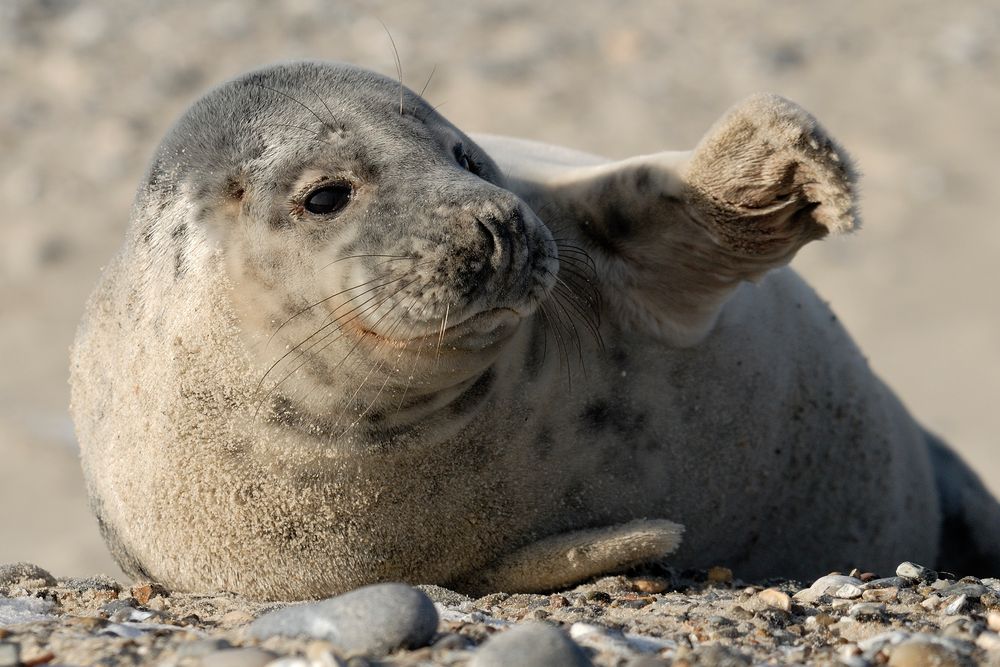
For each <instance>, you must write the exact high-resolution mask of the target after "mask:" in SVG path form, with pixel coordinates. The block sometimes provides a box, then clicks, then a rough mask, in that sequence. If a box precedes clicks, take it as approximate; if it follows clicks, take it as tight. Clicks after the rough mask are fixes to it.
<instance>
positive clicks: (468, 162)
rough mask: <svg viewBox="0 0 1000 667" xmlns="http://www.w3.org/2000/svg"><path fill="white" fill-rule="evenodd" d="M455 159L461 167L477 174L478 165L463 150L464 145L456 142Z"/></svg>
mask: <svg viewBox="0 0 1000 667" xmlns="http://www.w3.org/2000/svg"><path fill="white" fill-rule="evenodd" d="M455 161H456V162H458V166H459V167H461V168H462V169H464V170H466V171H468V172H470V173H473V174H475V175H476V176H479V165H477V164H476V163H475V162H474V161H473V160H472V158H470V157H469V154H468V153H466V152H465V146H463V145H462V144H458V145H457V146H455Z"/></svg>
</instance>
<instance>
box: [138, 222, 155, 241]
mask: <svg viewBox="0 0 1000 667" xmlns="http://www.w3.org/2000/svg"><path fill="white" fill-rule="evenodd" d="M153 230H154V228H153V225H146V226H145V227H144V228H143V230H142V235H141V236H140V240H141V241H142V242H143V243H144V244H145V245H149V244H150V243H151V242H152V241H153Z"/></svg>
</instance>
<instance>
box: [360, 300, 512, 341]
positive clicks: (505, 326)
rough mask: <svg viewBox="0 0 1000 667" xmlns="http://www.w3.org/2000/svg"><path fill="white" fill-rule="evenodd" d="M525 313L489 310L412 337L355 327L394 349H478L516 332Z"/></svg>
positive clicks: (510, 310) (508, 310) (509, 309)
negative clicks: (396, 335)
mask: <svg viewBox="0 0 1000 667" xmlns="http://www.w3.org/2000/svg"><path fill="white" fill-rule="evenodd" d="M524 317H525V314H522V313H519V312H517V311H516V310H514V309H513V308H506V307H504V308H490V309H488V310H484V311H480V312H478V313H474V314H472V315H469V316H467V317H465V318H464V319H461V320H459V321H457V322H455V323H454V324H450V323H448V322H447V320H446V319H442V328H440V329H439V330H438V331H436V332H434V333H428V334H423V335H420V336H413V337H411V338H394V337H391V336H384V335H382V334H380V333H378V332H376V331H372V330H371V329H368V328H366V327H359V328H360V333H361V335H362V336H364V337H371V338H373V339H375V340H377V341H378V342H379V343H382V344H385V345H389V346H391V347H394V348H398V349H412V350H418V349H420V348H426V347H428V346H433V347H437V348H441V347H442V346H446V347H447V348H448V349H456V350H482V349H485V348H487V347H490V346H492V345H496V344H497V343H500V342H502V341H504V340H507V339H508V338H510V337H511V336H513V335H514V333H515V332H516V331H517V328H518V325H519V324H520V323H521V321H522V320H523V319H524Z"/></svg>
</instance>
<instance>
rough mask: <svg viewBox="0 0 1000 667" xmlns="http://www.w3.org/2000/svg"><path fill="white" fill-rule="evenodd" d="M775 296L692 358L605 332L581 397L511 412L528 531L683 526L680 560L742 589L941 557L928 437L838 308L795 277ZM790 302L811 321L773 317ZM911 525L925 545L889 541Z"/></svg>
mask: <svg viewBox="0 0 1000 667" xmlns="http://www.w3.org/2000/svg"><path fill="white" fill-rule="evenodd" d="M771 282H774V283H777V284H772V285H766V288H768V289H767V290H766V291H759V290H758V291H755V292H752V293H751V296H752V297H754V298H753V299H752V303H743V304H741V303H737V304H736V305H735V306H734V307H733V309H732V311H733V312H731V313H730V315H731V316H730V317H729V318H724V319H723V321H722V322H720V325H719V326H718V327H717V329H716V331H715V332H714V333H713V334H712V336H710V338H709V339H708V340H706V341H704V342H703V343H702V344H700V345H699V346H698V347H696V348H690V349H677V348H670V347H667V346H666V345H664V344H662V343H660V342H658V341H655V340H651V339H649V338H647V337H643V336H629V335H619V336H618V337H617V338H611V337H610V336H607V337H606V338H605V340H606V341H608V344H607V346H606V349H605V350H604V351H603V352H600V353H598V352H595V353H594V354H593V355H592V356H590V357H588V361H587V364H586V376H583V374H582V373H578V372H577V370H578V369H573V373H574V376H575V377H574V380H575V381H574V386H573V390H572V391H571V392H568V391H553V390H551V389H549V388H546V389H543V388H541V387H538V388H537V391H535V392H533V393H532V394H531V395H530V400H527V401H526V400H525V399H524V398H523V394H522V395H520V396H519V395H517V394H511V395H510V396H509V397H508V398H507V400H506V403H507V409H499V410H497V411H496V413H497V414H498V415H506V417H505V418H504V419H506V420H511V421H514V420H517V421H520V422H523V425H522V427H521V428H519V429H512V430H511V436H510V437H511V438H513V440H514V442H512V443H511V445H510V446H508V447H505V448H504V451H505V452H506V455H507V459H508V460H507V462H506V463H505V466H509V467H510V468H509V469H512V470H513V469H516V470H518V471H520V472H519V473H518V474H517V475H515V476H519V477H521V478H522V481H521V482H520V483H519V484H518V487H519V493H521V494H527V495H529V496H532V497H533V498H534V499H535V502H536V503H537V504H538V507H539V511H538V512H536V513H535V514H531V513H529V514H528V515H529V516H532V517H533V518H534V521H535V523H534V524H533V525H532V529H533V532H535V533H537V532H538V531H545V530H548V531H561V530H568V529H573V528H579V527H585V526H599V525H609V524H614V523H617V522H622V521H627V520H629V519H633V518H665V519H670V520H673V521H677V522H680V523H682V524H684V525H685V527H686V532H685V536H684V542H683V543H682V546H681V548H680V550H679V551H678V552H677V553H676V554H674V555H672V556H671V557H670V561H671V563H676V564H677V565H681V566H685V565H698V566H706V565H709V564H712V563H720V564H726V565H729V566H731V567H735V568H737V569H738V571H739V572H740V573H741V574H743V575H744V576H757V575H768V574H772V573H776V572H777V571H778V570H782V571H783V572H784V573H785V574H786V575H787V574H788V572H798V571H799V570H803V571H804V570H806V569H808V570H809V571H814V570H815V569H816V568H817V567H819V566H820V565H821V564H829V566H830V567H831V568H832V567H844V566H845V565H846V564H849V563H852V562H860V560H862V559H864V560H865V562H867V563H871V564H881V563H882V562H883V561H884V562H885V563H886V566H887V567H889V566H891V565H893V563H894V561H895V562H898V560H899V558H900V557H902V554H903V552H904V551H906V552H907V553H911V554H912V553H914V550H916V551H919V552H921V553H922V552H923V551H925V550H927V549H929V548H931V547H930V546H928V545H932V544H933V543H934V541H935V538H934V535H931V534H930V533H931V532H933V530H934V528H933V523H934V521H933V517H934V516H935V512H936V508H935V502H936V501H935V500H934V499H933V498H926V497H918V496H917V495H916V492H915V491H913V489H919V488H928V487H927V486H925V485H924V482H925V481H927V480H929V478H930V472H929V467H928V465H927V461H926V457H925V456H924V455H923V448H922V446H921V445H920V444H919V440H920V438H921V437H922V436H921V435H920V433H919V431H918V430H917V429H916V427H915V426H914V425H913V423H912V421H911V420H910V419H909V417H908V415H906V413H905V410H904V409H903V408H902V407H901V406H900V405H899V404H898V402H897V401H896V399H895V398H893V397H892V395H891V394H890V393H889V392H888V391H887V390H886V389H885V388H884V386H883V385H882V384H881V383H880V382H879V381H878V379H877V378H876V377H874V375H872V374H871V372H870V371H869V369H868V367H867V364H866V362H865V360H864V359H863V357H862V356H861V355H860V353H858V352H857V350H856V348H855V347H854V345H853V344H852V343H851V341H850V339H849V337H848V336H847V334H846V332H844V330H843V329H842V328H841V327H840V326H839V324H837V323H836V322H835V321H834V320H833V318H832V316H830V315H829V314H828V313H829V311H828V310H827V309H826V307H825V306H824V305H823V304H822V303H821V302H819V300H818V299H816V298H815V297H814V296H812V294H811V292H807V293H805V294H802V293H798V294H796V293H795V292H794V291H792V289H793V288H796V287H797V285H796V283H797V282H798V281H797V279H796V278H794V276H791V277H786V278H784V279H782V278H779V279H777V280H774V281H771ZM790 291H792V294H789V293H788V292H790ZM761 297H764V298H761ZM787 298H798V299H799V300H800V301H799V303H800V304H801V306H800V307H799V308H795V309H794V312H795V313H797V314H798V315H795V316H792V317H787V316H785V315H784V313H785V312H787V310H786V309H780V310H779V309H776V308H775V306H776V304H775V301H776V300H781V299H787ZM747 307H753V308H755V309H757V310H758V312H757V313H756V315H757V317H756V318H753V319H751V320H750V321H749V323H748V318H747V317H746V316H745V312H744V311H745V309H746V308H747ZM609 339H610V340H609ZM827 350H836V351H837V352H836V354H833V353H829V352H827ZM490 428H494V429H495V428H496V427H495V426H491V427H490ZM498 445H500V443H498ZM501 446H502V445H501ZM927 483H928V484H929V481H927ZM887 494H889V495H893V496H894V497H891V498H887V497H886V496H887ZM543 508H544V509H543ZM904 512H906V513H907V514H909V515H910V516H908V517H903V516H902V514H903V513H904ZM913 515H918V516H922V517H924V518H925V519H926V520H925V521H923V522H920V523H923V524H924V525H926V526H928V528H927V531H928V534H927V535H923V534H921V535H917V534H915V532H914V531H911V532H910V533H909V534H908V535H904V536H901V535H900V534H899V532H898V531H894V530H892V529H888V528H885V527H887V526H894V525H897V524H901V523H902V522H903V520H904V518H905V519H906V523H910V521H911V520H912V518H913ZM831 545H832V546H831Z"/></svg>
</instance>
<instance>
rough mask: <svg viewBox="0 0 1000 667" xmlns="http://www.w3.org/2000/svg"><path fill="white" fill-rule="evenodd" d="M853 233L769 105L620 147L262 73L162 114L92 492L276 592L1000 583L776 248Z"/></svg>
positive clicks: (972, 495) (117, 284) (838, 163)
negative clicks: (581, 149)
mask: <svg viewBox="0 0 1000 667" xmlns="http://www.w3.org/2000/svg"><path fill="white" fill-rule="evenodd" d="M855 224H856V210H855V176H854V172H853V169H852V167H851V164H850V162H849V160H848V158H847V156H846V155H845V154H844V153H843V151H842V150H841V149H840V148H839V147H838V146H837V145H836V144H835V143H834V142H833V141H832V140H831V139H830V138H829V137H828V136H827V135H826V133H825V132H824V131H823V129H821V128H820V126H819V125H818V124H817V123H816V121H815V120H814V119H813V118H812V117H811V116H810V115H809V114H807V113H806V112H804V111H803V110H802V109H801V108H799V107H798V106H796V105H794V104H793V103H791V102H788V101H787V100H784V99H782V98H779V97H776V96H771V95H758V96H755V97H752V98H750V99H748V100H746V101H744V102H743V103H741V104H739V105H737V106H736V107H734V108H733V109H732V110H731V111H729V112H728V113H727V114H726V115H725V116H724V117H723V118H722V119H721V120H719V121H718V122H717V123H716V125H715V126H714V127H713V128H711V129H710V130H709V131H708V132H707V134H706V135H705V137H704V138H703V139H702V140H701V142H700V143H699V145H698V146H697V147H696V148H695V149H694V150H693V151H688V152H669V153H656V154H652V155H647V156H642V157H636V158H632V159H628V160H624V161H620V162H612V161H609V160H606V159H604V158H601V157H597V156H592V155H587V154H583V153H578V152H575V151H571V150H568V149H563V148H558V147H553V146H547V145H542V144H537V143H532V142H526V141H520V140H516V139H507V138H501V137H490V136H482V137H470V136H469V135H466V134H464V133H462V132H461V131H460V130H458V129H457V128H456V127H454V126H453V125H451V124H450V123H449V122H448V121H446V120H445V119H444V118H442V117H441V116H440V115H439V114H438V113H436V112H435V111H434V109H432V108H431V107H430V106H429V105H428V104H427V103H426V102H425V101H424V100H423V99H421V98H420V97H419V96H418V95H416V94H414V93H413V92H411V91H409V90H407V89H404V88H403V87H402V86H401V85H400V84H398V83H397V82H394V81H392V80H389V79H386V78H384V77H382V76H379V75H376V74H373V73H371V72H367V71H364V70H362V69H358V68H355V67H352V66H348V65H343V64H331V63H320V62H302V63H292V64H281V65H275V66H272V67H268V68H265V69H261V70H259V71H255V72H251V73H249V74H246V75H244V76H241V77H239V78H237V79H235V80H233V81H230V82H228V83H225V84H223V85H222V86H220V87H218V88H216V89H215V90H213V91H211V92H209V93H208V94H207V95H206V96H205V97H203V98H202V99H201V100H199V101H198V102H196V103H195V104H194V105H193V106H192V107H191V108H190V110H189V111H187V113H185V114H184V116H183V117H182V118H181V119H180V120H179V122H178V123H177V124H176V126H175V127H174V128H173V129H172V130H171V131H170V132H169V134H168V135H167V136H166V138H165V139H164V141H163V143H162V144H161V145H160V147H159V149H158V150H157V152H156V155H155V157H154V159H153V162H152V165H151V167H150V168H149V171H148V173H147V175H146V177H145V180H144V182H143V183H142V184H141V186H140V188H139V191H138V194H137V197H136V203H135V207H134V211H133V216H132V221H131V224H130V226H129V229H128V233H127V237H126V239H125V242H124V246H123V247H122V249H121V251H120V252H119V253H118V255H117V256H116V257H115V259H114V260H113V261H112V262H111V264H110V265H109V266H108V267H107V268H106V269H105V271H104V272H103V275H102V277H101V279H100V282H99V284H98V287H97V289H96V291H95V293H94V294H93V296H92V298H91V300H90V302H89V305H88V308H87V311H86V314H85V316H84V319H83V322H82V324H81V325H80V328H79V332H78V335H77V338H76V341H75V344H74V349H73V353H72V370H71V383H72V411H73V415H74V419H75V423H76V427H77V432H78V435H79V440H80V444H81V451H82V462H83V469H84V472H85V476H86V480H87V484H88V489H89V493H90V498H91V502H92V506H93V509H94V512H95V514H96V516H97V518H98V521H99V523H100V526H101V529H102V531H103V533H104V536H105V538H106V540H107V542H108V544H109V546H110V548H111V550H112V552H113V553H114V555H115V556H116V558H117V559H118V561H119V562H120V564H121V565H122V567H123V569H124V570H125V571H126V572H128V573H130V574H131V575H133V576H137V577H144V578H150V579H154V580H157V581H160V582H162V583H164V584H166V585H167V586H170V587H172V588H175V589H183V590H226V591H234V592H239V593H242V594H245V595H248V596H252V597H256V598H270V599H293V598H310V597H320V596H326V595H330V594H333V593H336V592H340V591H345V590H348V589H352V588H355V587H357V586H361V585H364V584H368V583H371V582H376V581H386V580H403V581H408V582H414V583H437V584H442V585H445V586H449V587H452V588H455V589H458V590H462V591H468V592H482V591H488V590H506V591H537V590H546V589H552V588H556V587H560V586H565V585H568V584H571V583H573V582H575V581H579V580H581V579H584V578H587V577H590V576H593V575H596V574H601V573H606V572H614V571H620V570H622V569H624V568H628V567H630V566H633V565H636V564H638V563H642V562H647V561H654V560H661V559H664V558H666V560H667V562H669V563H672V564H675V565H677V566H680V567H686V566H707V565H714V564H723V565H727V566H729V567H731V568H732V569H733V570H734V571H735V572H736V573H737V574H738V575H740V576H742V577H744V578H748V579H753V578H758V577H765V576H770V575H782V576H790V577H803V578H804V577H809V576H812V575H814V574H815V573H816V572H820V571H828V570H831V569H846V568H848V567H851V566H853V565H859V566H863V567H865V568H869V569H874V570H878V571H888V570H889V569H890V568H892V567H893V566H894V565H895V564H896V563H898V562H899V561H901V560H904V559H911V560H915V561H919V562H924V563H937V564H939V565H941V566H942V567H946V568H950V569H952V570H955V571H958V572H967V571H970V570H976V569H980V570H985V569H988V568H994V569H993V573H996V567H997V564H998V563H1000V507H998V504H997V502H996V501H995V500H994V499H993V498H992V497H991V496H990V495H989V493H988V492H987V491H986V490H985V489H984V488H983V486H982V485H981V484H980V482H979V481H978V480H977V479H976V477H975V475H974V474H973V473H971V472H970V471H969V470H968V469H967V468H966V467H965V466H964V464H963V463H962V462H961V461H959V460H958V459H957V458H956V457H955V456H954V455H953V454H951V453H950V452H949V451H948V450H947V449H946V448H945V447H944V446H943V445H941V444H940V443H937V442H936V441H934V440H933V438H931V437H930V436H928V434H927V433H925V432H924V431H923V430H922V429H921V427H920V426H919V425H918V424H917V423H916V422H915V421H914V419H913V418H911V416H910V415H909V414H908V413H907V411H906V410H905V408H904V407H903V406H902V405H901V404H900V402H899V401H898V400H897V399H896V398H895V397H894V396H893V394H892V393H891V392H890V391H889V390H888V389H887V388H886V387H885V386H884V385H883V384H882V382H880V381H879V379H878V378H877V377H875V375H873V373H872V372H871V370H870V369H869V367H868V364H867V363H866V361H865V359H864V357H863V356H862V355H861V353H860V352H859V351H858V349H857V348H856V347H855V345H854V344H853V343H852V341H851V339H850V337H849V336H848V334H847V333H846V332H845V331H844V329H843V328H842V327H841V325H840V324H839V323H838V321H837V319H836V317H835V316H834V315H833V314H832V313H831V311H830V310H829V309H828V308H827V306H826V305H825V304H824V303H823V302H822V301H821V300H820V299H819V298H818V297H817V296H816V295H815V294H814V293H813V291H812V290H811V289H810V288H809V287H808V286H807V285H806V284H805V283H804V282H803V281H802V280H801V279H800V278H799V277H798V276H797V275H796V274H795V273H794V272H793V271H792V270H790V269H788V268H785V265H786V264H787V263H788V262H789V261H790V259H791V258H792V257H793V256H794V254H795V253H796V251H797V250H798V249H799V248H800V247H802V246H803V245H804V244H805V243H807V242H809V241H812V240H816V239H819V238H822V237H823V236H825V235H827V234H831V233H839V232H845V231H848V230H850V229H852V228H853V227H854V225H855ZM681 526H683V527H684V528H683V539H682V537H681V533H682V528H681Z"/></svg>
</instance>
